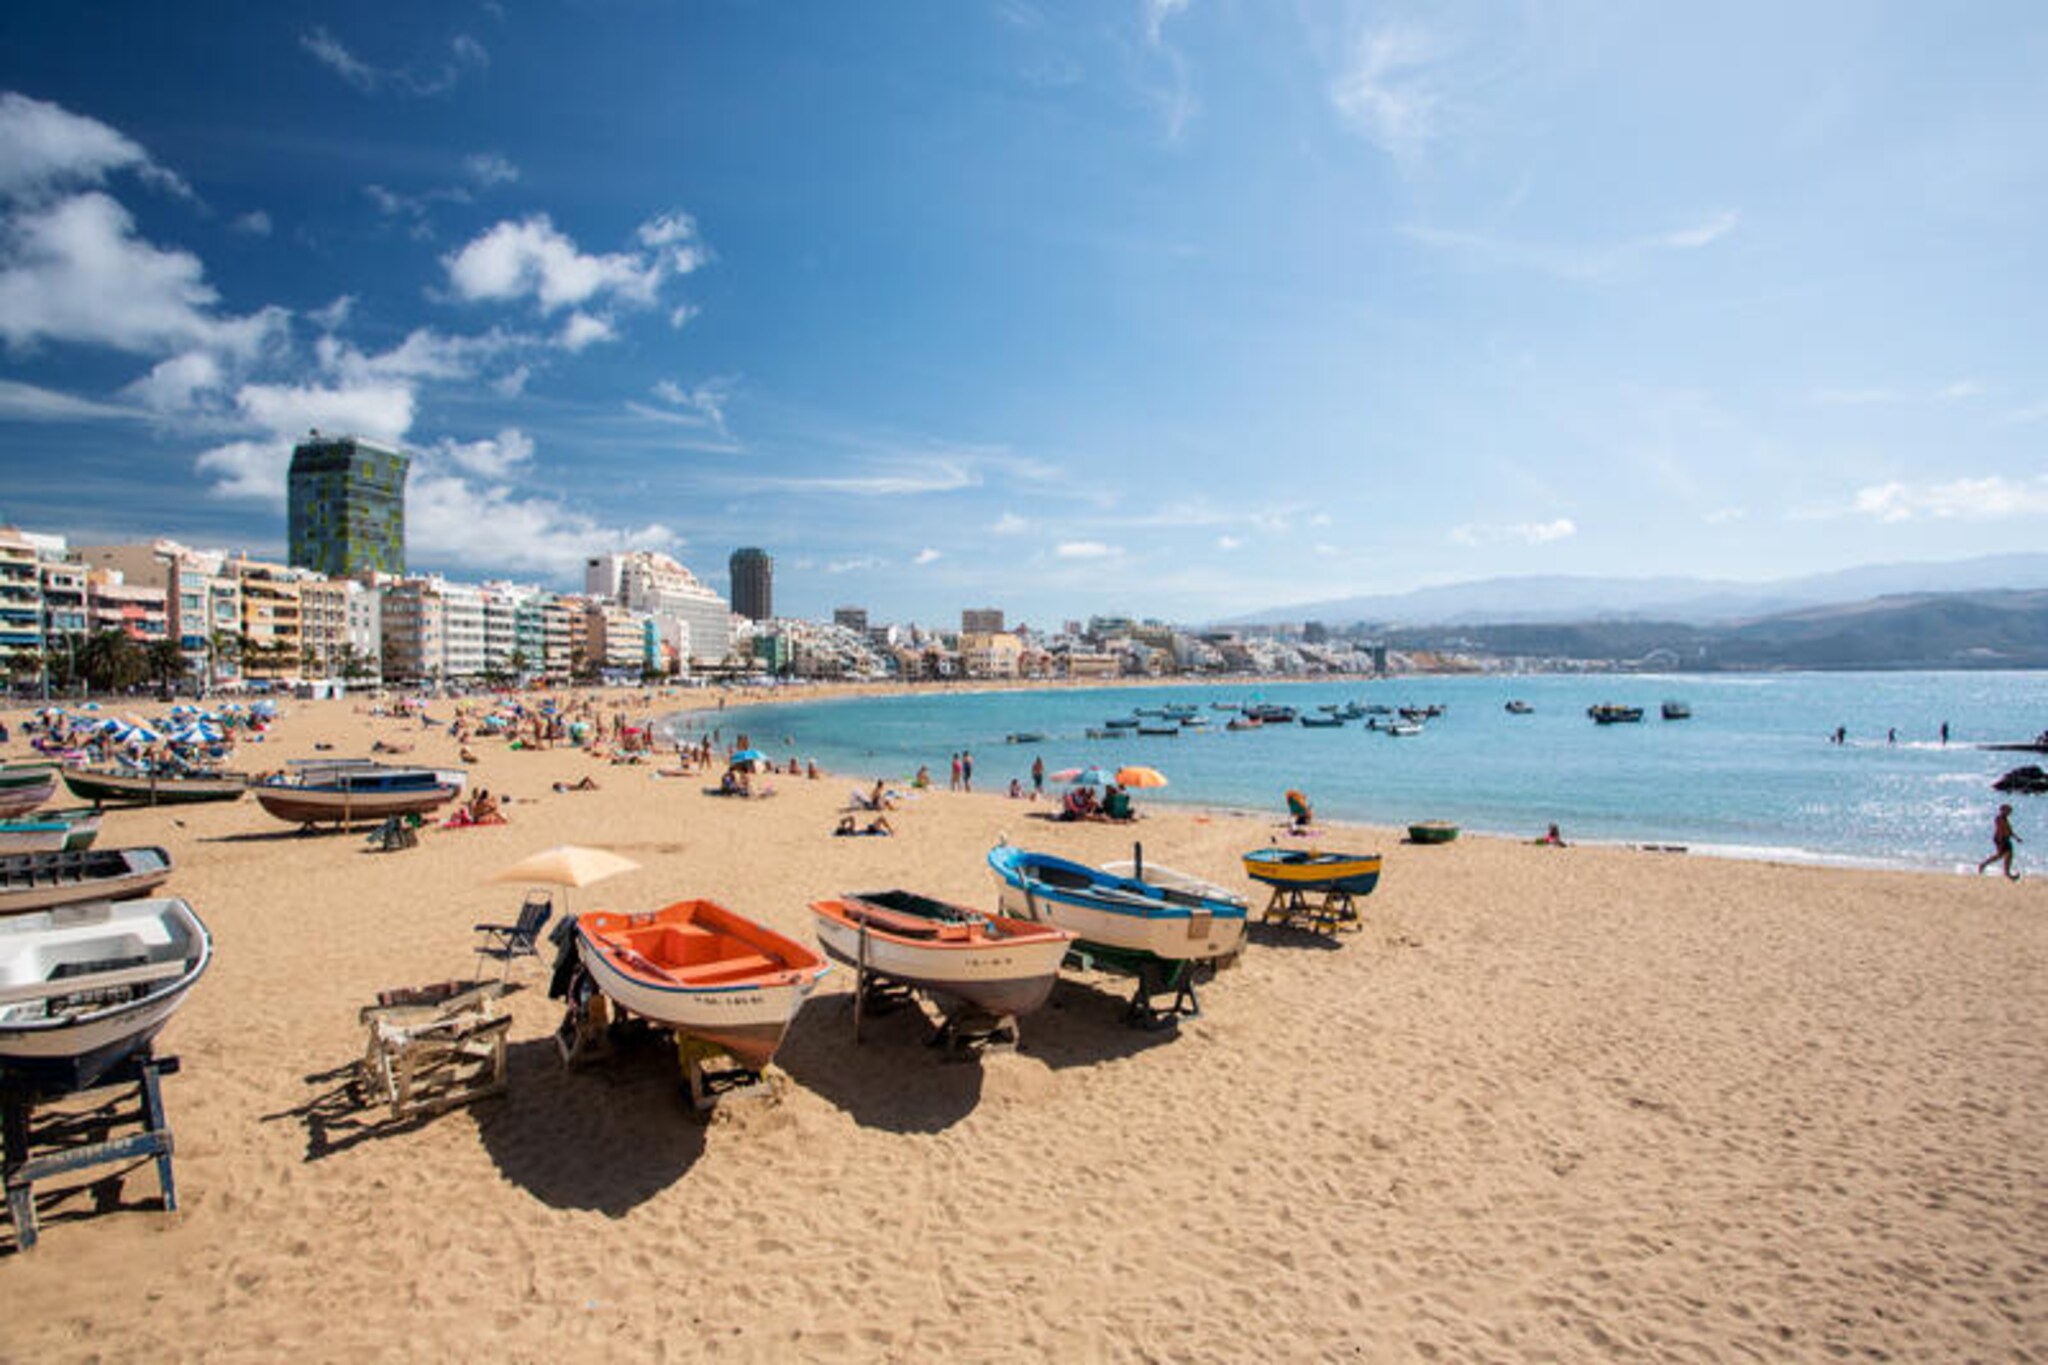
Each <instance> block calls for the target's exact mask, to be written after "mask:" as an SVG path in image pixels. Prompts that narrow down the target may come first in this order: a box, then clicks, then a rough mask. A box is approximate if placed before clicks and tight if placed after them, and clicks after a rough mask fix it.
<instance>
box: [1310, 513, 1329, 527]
mask: <svg viewBox="0 0 2048 1365" xmlns="http://www.w3.org/2000/svg"><path fill="white" fill-rule="evenodd" d="M1308 524H1309V525H1311V526H1328V525H1329V524H1330V514H1329V513H1328V512H1317V513H1315V514H1314V515H1312V516H1310V517H1309V519H1308Z"/></svg>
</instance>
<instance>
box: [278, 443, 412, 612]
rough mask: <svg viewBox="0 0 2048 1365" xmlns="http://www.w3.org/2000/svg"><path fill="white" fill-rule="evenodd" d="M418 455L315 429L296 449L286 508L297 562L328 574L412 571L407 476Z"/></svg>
mask: <svg viewBox="0 0 2048 1365" xmlns="http://www.w3.org/2000/svg"><path fill="white" fill-rule="evenodd" d="M411 463H412V457H411V456H409V455H407V454H406V453H405V452H404V451H402V450H399V449H398V448H396V447H395V446H386V445H379V444H378V443H376V442H374V441H367V440H364V439H363V438H362V437H360V436H333V437H323V436H322V435H321V434H320V433H319V432H317V431H315V432H314V433H313V434H312V435H311V436H310V437H308V438H307V439H306V440H304V441H301V442H300V443H299V444H298V445H297V447H295V448H294V449H293V451H292V464H291V476H290V485H289V493H288V501H287V507H286V520H287V531H288V534H289V539H290V545H291V549H290V559H291V563H292V565H293V566H294V567H295V568H302V569H310V570H312V571H313V572H314V573H316V574H319V575H321V576H323V577H326V578H354V577H358V576H364V575H369V574H379V573H384V574H396V575H403V574H404V573H405V476H406V473H407V470H408V469H409V467H410V466H411Z"/></svg>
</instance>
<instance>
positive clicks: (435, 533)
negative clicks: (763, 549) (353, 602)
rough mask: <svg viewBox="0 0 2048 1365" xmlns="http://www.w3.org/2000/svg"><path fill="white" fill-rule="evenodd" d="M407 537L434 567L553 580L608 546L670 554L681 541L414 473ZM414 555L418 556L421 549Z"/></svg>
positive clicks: (505, 491) (662, 530)
mask: <svg viewBox="0 0 2048 1365" xmlns="http://www.w3.org/2000/svg"><path fill="white" fill-rule="evenodd" d="M405 519H406V538H407V540H409V541H411V542H412V543H413V544H414V545H416V546H419V547H422V548H424V547H427V546H431V547H432V558H433V560H434V561H435V562H437V563H446V564H450V565H454V566H459V567H469V568H475V569H485V570H500V571H512V572H531V573H541V574H548V575H555V576H566V575H571V574H576V573H578V572H579V571H580V570H581V569H582V567H583V561H584V558H585V557H586V556H588V555H589V554H591V553H592V552H594V551H596V550H600V549H605V548H609V547H620V548H623V547H626V546H632V547H634V548H636V549H672V548H674V547H675V546H677V545H679V544H680V537H678V536H677V535H676V533H675V532H674V531H673V530H672V529H670V528H669V527H667V526H664V525H662V524H660V523H659V522H655V523H650V524H648V525H646V526H639V527H614V526H606V525H603V524H602V523H600V522H598V521H596V520H595V519H593V518H591V517H589V516H587V515H585V514H583V513H581V512H577V511H574V510H572V509H570V508H568V507H566V506H564V505H563V504H561V503H559V502H556V501H553V500H551V499H548V498H521V497H518V496H516V495H515V494H514V493H513V492H512V491H511V490H510V489H509V488H504V487H495V486H483V487H480V486H478V485H477V484H475V483H472V482H470V481H469V480H467V479H464V478H461V477H458V476H456V475H453V474H443V473H438V472H434V471H432V470H424V471H415V473H414V475H413V477H412V478H411V479H410V480H409V481H408V483H407V488H406V507H405ZM414 557H415V558H421V557H424V556H423V555H422V554H421V553H420V552H419V551H416V552H415V556H414Z"/></svg>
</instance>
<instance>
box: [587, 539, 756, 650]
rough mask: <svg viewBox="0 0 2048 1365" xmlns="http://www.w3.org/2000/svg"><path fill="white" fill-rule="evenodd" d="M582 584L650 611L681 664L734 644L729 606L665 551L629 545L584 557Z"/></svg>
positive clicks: (647, 613) (636, 608)
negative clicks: (629, 548) (617, 551)
mask: <svg viewBox="0 0 2048 1365" xmlns="http://www.w3.org/2000/svg"><path fill="white" fill-rule="evenodd" d="M583 590H584V591H585V592H586V593H588V594H589V595H590V596H592V597H594V598H599V599H603V600H606V601H611V602H616V603H618V604H619V605H620V606H622V607H624V608H626V609H627V610H628V611H634V612H639V613H641V614H642V615H645V616H651V617H653V618H654V620H655V623H656V629H657V631H658V632H659V634H660V638H661V639H662V640H664V641H666V642H668V644H669V645H670V647H671V648H676V647H679V648H680V652H679V653H678V655H677V658H678V660H679V667H680V668H681V669H682V671H684V672H687V671H688V666H689V664H690V663H692V662H696V663H707V664H716V663H722V662H724V660H725V656H726V654H727V653H728V652H729V651H730V650H731V649H732V617H733V611H732V608H731V607H729V606H727V605H726V601H725V599H724V598H722V597H720V596H719V595H718V594H717V593H716V592H713V591H712V590H711V589H710V588H708V587H706V586H705V585H704V584H703V583H702V582H701V581H700V580H699V579H698V578H697V576H696V575H695V574H693V573H691V572H690V571H689V570H688V569H686V568H684V567H683V566H682V565H681V564H678V563H677V562H676V561H675V560H673V559H671V558H670V557H669V556H667V555H665V554H660V553H658V552H655V551H652V550H633V551H629V552H627V553H624V554H608V555H597V556H594V557H592V558H590V559H587V560H585V561H584V570H583Z"/></svg>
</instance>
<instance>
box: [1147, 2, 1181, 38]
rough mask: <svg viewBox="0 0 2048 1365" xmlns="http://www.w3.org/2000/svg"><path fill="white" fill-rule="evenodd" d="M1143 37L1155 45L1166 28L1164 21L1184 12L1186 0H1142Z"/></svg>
mask: <svg viewBox="0 0 2048 1365" xmlns="http://www.w3.org/2000/svg"><path fill="white" fill-rule="evenodd" d="M1144 4H1145V38H1146V40H1147V41H1148V42H1150V43H1152V44H1153V45H1154V46H1157V45H1158V43H1159V41H1160V39H1161V38H1162V37H1163V36H1164V34H1165V30H1166V21H1167V20H1169V19H1171V18H1173V17H1174V16H1175V15H1176V14H1185V13H1186V12H1187V8H1188V0H1144Z"/></svg>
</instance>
